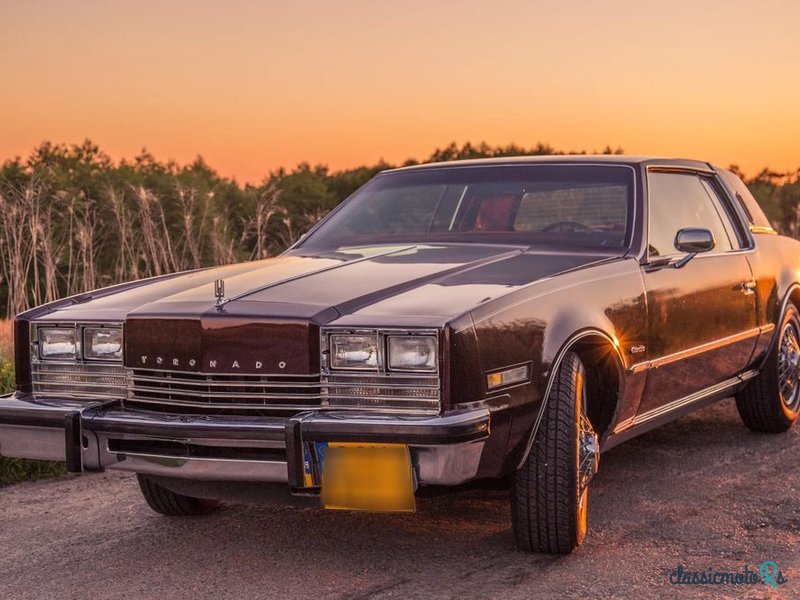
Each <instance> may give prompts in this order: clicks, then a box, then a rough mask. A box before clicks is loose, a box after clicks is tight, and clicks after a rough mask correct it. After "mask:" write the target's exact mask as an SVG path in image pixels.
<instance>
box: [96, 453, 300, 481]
mask: <svg viewBox="0 0 800 600" xmlns="http://www.w3.org/2000/svg"><path fill="white" fill-rule="evenodd" d="M106 452H109V453H110V454H114V455H115V456H117V457H120V458H124V460H120V461H119V462H114V463H111V464H108V465H106V468H107V469H116V470H119V471H133V472H135V473H146V474H148V475H163V476H165V477H177V478H181V479H199V480H208V481H267V482H275V483H283V482H286V481H288V478H289V474H288V470H287V466H286V462H282V461H258V460H235V459H227V458H183V457H180V458H179V457H175V456H169V455H161V454H144V453H141V454H140V453H136V452H110V451H109V450H106Z"/></svg>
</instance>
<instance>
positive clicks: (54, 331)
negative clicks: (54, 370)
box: [37, 327, 78, 360]
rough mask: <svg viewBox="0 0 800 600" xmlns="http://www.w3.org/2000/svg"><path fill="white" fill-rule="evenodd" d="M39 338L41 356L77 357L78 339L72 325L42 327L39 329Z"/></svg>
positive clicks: (47, 357)
mask: <svg viewBox="0 0 800 600" xmlns="http://www.w3.org/2000/svg"><path fill="white" fill-rule="evenodd" d="M37 335H38V338H39V356H40V357H41V358H45V359H58V358H64V359H72V360H74V359H75V356H76V353H77V346H78V343H77V339H76V335H75V329H74V328H72V327H70V328H67V327H40V328H39V329H38V330H37Z"/></svg>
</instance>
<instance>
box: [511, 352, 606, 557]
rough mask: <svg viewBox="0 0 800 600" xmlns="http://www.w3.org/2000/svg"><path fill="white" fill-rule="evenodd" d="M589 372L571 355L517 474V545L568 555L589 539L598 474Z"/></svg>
mask: <svg viewBox="0 0 800 600" xmlns="http://www.w3.org/2000/svg"><path fill="white" fill-rule="evenodd" d="M585 387H586V386H585V372H584V368H583V364H582V363H581V361H580V359H579V358H578V355H577V354H574V353H572V352H569V353H567V354H566V355H565V356H564V358H563V360H562V361H561V364H560V365H559V367H558V371H557V373H556V375H555V379H554V381H553V385H552V388H551V389H550V393H549V394H548V397H547V399H546V402H547V404H546V406H545V409H544V411H545V412H544V415H543V417H542V422H541V423H540V425H539V430H538V432H537V434H536V439H535V440H534V443H533V447H532V448H531V451H530V454H529V455H528V458H527V459H526V461H525V463H524V464H523V465H522V466H521V467H520V469H519V470H518V471H517V472H516V474H515V476H514V483H513V486H512V491H511V509H512V510H511V516H512V525H513V530H514V538H515V541H516V543H517V546H518V547H520V548H521V549H523V550H528V551H530V552H546V553H551V554H567V553H569V552H572V551H573V550H574V549H575V548H576V547H577V546H578V545H580V543H581V542H582V541H583V539H584V538H585V537H586V530H587V525H588V519H587V512H588V506H589V480H590V479H591V478H592V476H593V475H594V473H595V472H596V471H597V464H598V456H599V455H598V443H597V435H596V434H595V432H594V429H593V428H592V425H591V423H590V422H589V419H588V418H587V417H586V406H585Z"/></svg>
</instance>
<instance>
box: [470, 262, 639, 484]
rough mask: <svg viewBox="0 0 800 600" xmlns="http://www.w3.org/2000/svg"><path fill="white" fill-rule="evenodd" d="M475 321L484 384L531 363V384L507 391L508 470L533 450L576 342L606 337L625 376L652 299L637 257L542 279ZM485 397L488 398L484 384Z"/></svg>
mask: <svg viewBox="0 0 800 600" xmlns="http://www.w3.org/2000/svg"><path fill="white" fill-rule="evenodd" d="M473 322H474V327H475V334H476V337H477V342H478V353H479V365H480V377H481V379H482V381H483V382H485V379H486V374H487V373H488V372H492V371H496V370H502V369H503V368H505V367H508V366H511V365H515V364H520V363H525V362H529V363H530V364H531V378H530V381H528V382H526V383H525V384H524V385H523V384H520V385H515V386H512V387H510V388H509V389H508V390H504V391H506V392H507V393H508V394H509V396H510V401H509V410H510V411H511V413H512V415H513V417H512V421H513V422H512V427H511V436H510V438H509V444H508V452H507V456H506V460H505V462H504V466H503V469H504V471H505V472H509V471H511V470H513V469H515V468H516V466H517V465H518V463H519V460H520V457H521V456H523V455H524V453H525V451H526V449H527V448H529V446H530V443H531V440H532V434H533V433H534V432H535V429H536V424H537V423H538V422H539V420H540V418H541V415H542V414H543V412H542V410H543V407H544V403H543V399H544V398H546V397H547V392H548V387H549V385H550V382H551V379H552V375H553V372H554V368H555V367H557V364H558V360H559V357H560V356H563V354H564V353H565V352H566V351H567V350H568V349H569V347H570V346H571V344H573V343H575V342H576V341H578V340H580V339H583V338H584V337H585V336H586V335H589V334H592V335H596V336H601V337H603V338H604V339H606V340H608V342H609V343H610V344H611V345H612V346H613V347H614V349H615V350H614V353H615V354H616V356H617V360H619V363H620V369H621V371H622V372H624V371H625V370H626V369H627V368H628V367H629V366H630V362H631V359H630V357H629V356H628V355H627V349H628V348H631V347H639V346H646V344H647V342H648V339H647V303H646V296H645V293H644V286H643V281H642V277H641V273H640V271H639V265H638V263H637V262H636V261H634V260H620V261H615V262H612V263H607V264H603V265H598V266H594V267H592V268H587V269H582V270H579V271H576V272H572V273H568V274H565V275H562V276H558V277H554V278H552V279H549V280H546V281H541V282H538V283H536V284H533V285H531V286H528V287H527V288H525V289H523V290H519V291H517V292H515V293H514V294H509V296H507V297H505V298H503V302H502V303H499V302H495V303H490V304H489V305H488V306H483V307H481V309H480V311H478V310H476V311H475V312H474V313H473ZM484 393H485V394H488V393H489V391H488V390H486V389H485V384H484ZM625 399H626V401H627V396H626V397H625ZM634 401H635V399H634ZM616 412H620V411H619V409H617V410H616Z"/></svg>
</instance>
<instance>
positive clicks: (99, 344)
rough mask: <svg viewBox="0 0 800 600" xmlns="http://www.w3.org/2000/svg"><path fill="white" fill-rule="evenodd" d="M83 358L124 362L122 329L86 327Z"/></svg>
mask: <svg viewBox="0 0 800 600" xmlns="http://www.w3.org/2000/svg"><path fill="white" fill-rule="evenodd" d="M83 356H84V358H86V359H87V360H108V361H118V360H122V329H120V328H119V327H86V328H85V329H84V330H83Z"/></svg>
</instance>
